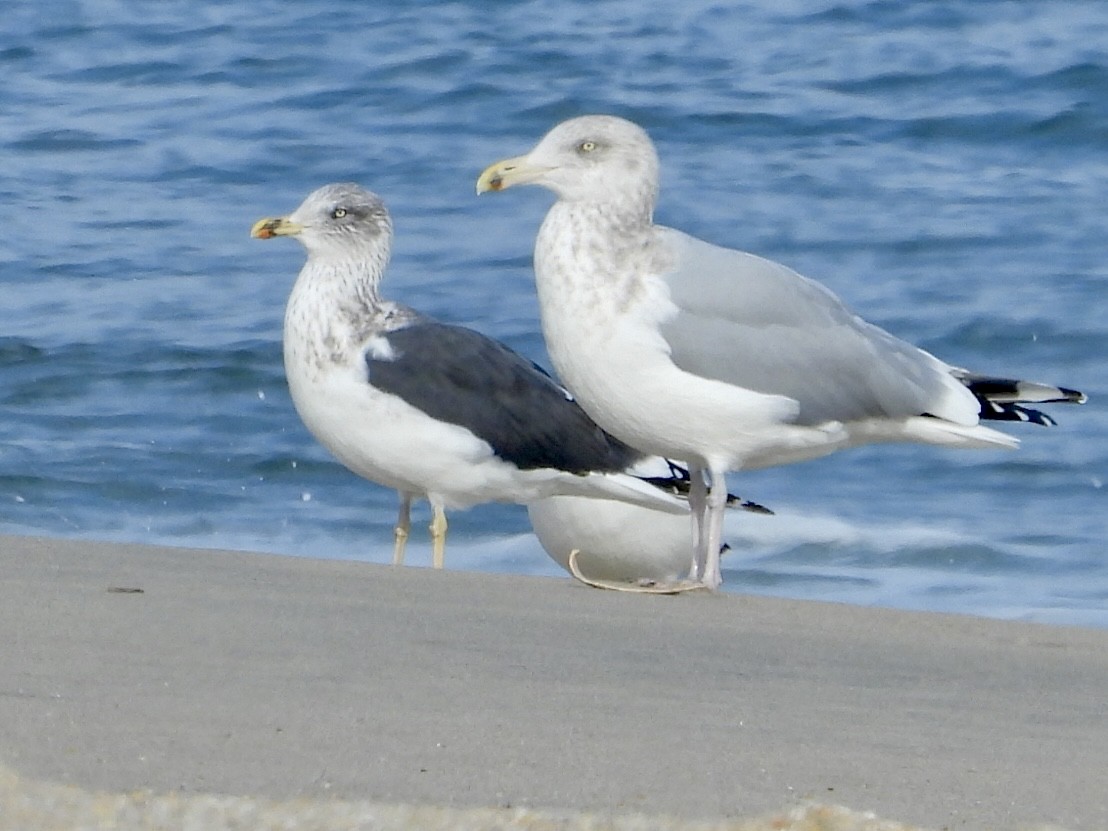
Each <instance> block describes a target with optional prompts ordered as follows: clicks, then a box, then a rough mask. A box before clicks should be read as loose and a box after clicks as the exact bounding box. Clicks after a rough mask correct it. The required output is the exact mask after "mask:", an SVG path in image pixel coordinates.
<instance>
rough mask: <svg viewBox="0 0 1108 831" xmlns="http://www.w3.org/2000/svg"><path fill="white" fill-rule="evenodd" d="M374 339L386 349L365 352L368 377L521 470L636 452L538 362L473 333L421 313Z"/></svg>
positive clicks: (611, 460) (607, 467) (590, 467)
mask: <svg viewBox="0 0 1108 831" xmlns="http://www.w3.org/2000/svg"><path fill="white" fill-rule="evenodd" d="M378 338H379V339H381V338H383V339H384V340H386V341H387V342H388V349H383V348H380V347H375V348H371V349H368V350H367V351H366V354H365V361H366V367H367V369H368V370H369V383H370V384H372V385H373V386H374V387H376V388H377V389H379V390H381V391H382V392H387V393H390V394H392V395H396V396H398V397H400V398H402V399H403V400H404V401H406V402H407V403H408V404H411V405H412V406H413V407H416V408H417V409H420V410H422V411H423V412H425V413H427V414H428V415H429V416H431V417H432V418H435V419H438V420H439V421H445V422H448V423H450V424H456V425H458V426H459V427H464V428H465V429H467V430H469V431H470V432H471V433H473V434H474V435H475V436H477V437H478V438H481V439H483V440H484V441H486V442H488V443H489V444H490V445H491V446H492V449H493V451H494V452H495V453H496V455H497V456H499V457H500V458H502V459H504V460H505V461H508V462H511V463H512V464H514V465H515V466H516V467H518V468H520V469H523V470H533V469H535V468H544V467H548V468H556V469H558V470H565V471H570V472H572V473H587V472H589V471H601V472H615V471H622V470H624V469H625V468H627V467H628V466H630V465H631V464H632V463H633V462H634V461H636V460H637V459H638V458H640V457H641V455H642V454H640V453H638V452H637V451H635V450H633V449H632V448H630V447H628V446H627V445H625V444H623V443H622V442H620V441H619V440H618V439H616V438H615V437H614V436H611V435H609V434H608V433H606V432H604V431H603V430H602V429H600V427H598V426H597V425H596V423H595V422H593V420H592V419H591V418H589V417H588V416H587V415H585V411H584V410H582V409H581V408H580V407H579V406H578V405H577V403H576V402H575V401H574V400H573V399H572V397H571V396H570V395H569V393H568V392H566V391H565V390H564V389H563V388H562V387H560V386H559V385H558V384H557V383H555V382H554V380H553V379H552V378H551V377H550V376H549V375H547V374H546V373H545V372H543V371H542V369H541V368H539V367H538V366H537V365H536V364H534V363H532V362H531V361H529V360H527V359H526V358H524V357H523V356H521V355H519V354H518V353H516V352H514V351H512V350H511V349H509V348H508V347H507V346H505V345H504V344H502V343H500V342H498V341H495V340H493V339H492V338H488V337H485V336H484V335H482V334H480V333H479V332H474V331H473V330H472V329H466V328H464V327H462V326H452V325H450V324H446V323H439V322H437V321H427V320H424V321H420V322H418V323H415V324H413V325H411V326H407V327H405V328H403V329H397V330H395V331H392V332H387V333H383V334H381V335H379V336H378ZM378 343H379V340H378Z"/></svg>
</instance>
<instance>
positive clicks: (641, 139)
mask: <svg viewBox="0 0 1108 831" xmlns="http://www.w3.org/2000/svg"><path fill="white" fill-rule="evenodd" d="M658 169H659V165H658V154H657V151H655V149H654V143H653V142H652V141H651V140H650V136H648V135H647V134H646V131H645V130H643V129H642V128H641V127H639V126H638V125H637V124H634V123H633V122H630V121H628V120H627V119H625V118H618V117H616V116H611V115H585V116H580V117H578V118H571V119H569V120H568V121H563V122H562V123H561V124H558V125H557V126H556V127H554V129H552V130H551V131H550V132H549V133H547V134H546V135H545V136H543V138H542V140H541V141H539V143H538V144H536V145H535V147H534V148H533V149H532V150H531V152H529V153H527V154H526V155H524V156H518V157H516V158H514V159H505V160H504V161H502V162H497V163H496V164H494V165H491V166H490V167H489V168H487V169H486V170H485V172H484V173H482V174H481V178H480V179H479V180H478V184H477V189H478V191H479V192H480V191H484V190H502V189H504V188H507V187H511V186H512V185H515V184H538V185H544V186H545V187H548V188H550V189H551V190H552V191H554V192H555V193H556V194H558V197H559V198H560V199H562V200H563V201H567V202H594V203H601V204H610V205H613V206H616V205H622V206H627V207H635V208H638V209H641V208H642V207H644V206H645V207H646V209H647V211H648V212H649V211H652V210H653V207H654V203H655V201H656V199H657V193H658Z"/></svg>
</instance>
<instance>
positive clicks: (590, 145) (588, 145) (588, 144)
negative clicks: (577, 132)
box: [577, 141, 596, 153]
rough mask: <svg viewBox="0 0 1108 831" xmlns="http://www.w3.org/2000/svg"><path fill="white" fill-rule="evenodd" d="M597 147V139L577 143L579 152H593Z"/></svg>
mask: <svg viewBox="0 0 1108 831" xmlns="http://www.w3.org/2000/svg"><path fill="white" fill-rule="evenodd" d="M595 149H596V142H595V141H583V142H581V143H580V144H578V145H577V151H578V152H579V153H591V152H592V151H593V150H595Z"/></svg>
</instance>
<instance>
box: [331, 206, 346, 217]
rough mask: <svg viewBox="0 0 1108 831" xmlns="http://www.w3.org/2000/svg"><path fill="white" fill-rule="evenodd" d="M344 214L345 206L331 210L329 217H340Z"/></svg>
mask: <svg viewBox="0 0 1108 831" xmlns="http://www.w3.org/2000/svg"><path fill="white" fill-rule="evenodd" d="M344 216H346V208H335V209H334V210H333V211H331V219H342V218H343V217H344Z"/></svg>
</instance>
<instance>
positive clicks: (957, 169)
mask: <svg viewBox="0 0 1108 831" xmlns="http://www.w3.org/2000/svg"><path fill="white" fill-rule="evenodd" d="M674 5H675V4H672V3H657V2H642V0H634V1H632V0H615V1H614V2H605V3H595V2H583V1H579V0H559V1H558V2H546V1H544V2H533V3H519V4H516V3H507V2H504V3H499V4H497V3H489V2H480V3H477V2H472V3H471V2H442V3H403V2H395V3H361V2H354V0H347V1H346V2H335V0H326V1H325V0H301V2H298V3H295V4H293V3H284V2H277V0H257V1H256V2H253V3H249V4H247V3H233V2H193V1H192V0H188V1H187V2H186V0H163V2H159V3H139V2H122V1H120V2H111V1H110V0H87V1H86V2H76V1H72V2H67V1H66V0H58V1H57V2H54V3H50V4H39V3H30V2H21V0H17V2H15V3H14V4H10V6H11V7H10V8H9V7H5V22H4V26H3V27H0V73H2V77H3V79H4V82H3V84H0V154H2V159H3V164H2V165H0V221H2V224H3V228H4V233H3V234H2V235H0V292H2V295H0V297H2V299H0V309H2V310H3V318H2V323H0V532H4V533H18V534H24V533H29V534H43V535H57V536H68V537H80V538H89V539H112V540H133V541H142V542H158V543H169V544H175V545H185V546H202V547H236V548H244V549H252V550H264V551H275V552H287V553H296V554H301V555H308V556H318V557H349V558H362V559H367V560H375V561H386V560H387V559H388V558H389V556H390V551H391V530H390V529H391V523H392V521H393V518H394V503H395V497H394V495H393V494H392V493H391V492H389V491H386V490H384V489H382V488H379V487H376V486H373V485H369V484H367V483H365V482H363V481H361V480H359V479H356V478H355V477H354V476H352V475H351V474H349V473H347V472H346V471H345V470H343V469H342V468H341V467H339V466H338V465H337V464H336V463H334V462H333V461H331V460H330V459H329V458H328V456H327V455H326V454H325V452H324V451H322V450H321V449H320V448H319V447H318V446H317V445H316V444H315V443H314V442H313V440H312V439H311V437H310V436H309V435H308V434H307V433H306V431H305V430H304V428H303V427H302V426H301V424H300V423H299V421H298V419H297V417H296V415H295V413H294V412H293V410H292V407H291V404H290V402H289V399H288V394H287V391H286V389H285V384H284V377H283V371H282V367H281V360H280V323H281V316H282V311H283V304H284V300H285V297H286V295H287V293H288V290H289V288H290V287H291V285H292V280H293V278H294V275H295V273H296V271H297V270H298V269H299V267H300V265H301V263H302V259H303V255H302V252H301V250H300V249H299V246H297V245H295V244H294V243H291V242H287V241H278V242H272V243H268V244H263V243H259V242H256V241H253V240H251V239H249V238H248V229H249V227H250V225H251V223H252V222H253V221H254V220H255V219H257V218H258V217H260V216H263V215H267V214H274V213H281V212H286V211H288V210H291V209H292V208H293V207H295V206H296V205H297V204H298V203H299V201H300V200H301V199H302V198H303V196H305V195H306V194H307V193H308V192H309V191H311V190H312V189H314V188H315V187H317V186H318V185H321V184H324V183H326V182H329V181H335V180H349V179H353V180H357V181H359V182H361V183H363V184H365V185H366V186H368V187H370V188H372V189H374V190H376V191H378V192H379V193H381V194H382V195H383V196H384V197H385V199H386V200H387V201H388V203H389V205H390V208H391V210H392V212H393V214H394V218H395V222H396V226H397V244H396V251H395V256H394V261H393V266H392V269H391V271H390V277H389V282H388V285H387V287H386V291H387V292H388V293H389V294H391V295H392V296H394V297H396V298H398V299H402V300H404V301H405V302H408V303H410V304H411V305H414V306H416V307H418V308H420V309H422V310H424V311H426V312H428V313H431V314H434V315H437V316H439V317H441V318H443V319H447V320H450V321H454V322H459V323H463V324H466V325H471V326H474V327H477V328H479V329H481V330H482V331H484V332H486V333H488V334H491V335H494V336H496V337H499V338H501V339H503V340H505V341H507V342H508V343H509V344H511V345H512V346H513V347H515V348H517V349H519V350H521V351H523V352H525V353H527V354H528V355H530V356H532V357H534V358H536V359H538V360H540V361H542V362H545V356H544V353H543V347H542V341H541V338H540V336H539V334H538V331H539V330H538V323H537V309H536V303H535V299H534V289H533V284H532V282H531V277H530V272H529V267H530V249H531V242H532V240H533V237H534V234H535V232H536V230H537V228H538V224H539V222H540V220H541V217H542V215H543V213H544V212H545V210H546V207H547V205H548V204H549V201H550V199H549V196H548V195H546V194H545V193H543V192H539V191H537V190H535V191H533V192H531V191H530V190H529V189H524V190H522V191H513V193H512V194H511V195H510V197H509V196H505V197H499V198H493V197H486V198H484V199H481V200H478V199H477V198H476V197H475V196H474V194H473V183H474V179H475V177H476V175H477V173H478V172H479V171H480V170H481V169H482V168H483V167H484V166H485V165H486V164H488V163H489V162H491V161H493V160H495V159H497V158H501V157H503V156H506V155H513V154H515V153H519V152H522V151H523V150H525V149H527V148H528V147H529V146H530V145H531V144H532V143H533V142H534V141H535V140H536V139H537V138H538V137H539V136H540V135H541V134H542V133H543V132H544V131H545V130H546V129H548V128H549V127H550V126H552V125H553V124H554V123H555V122H556V121H558V120H560V119H562V118H565V117H569V116H572V115H577V114H581V113H584V112H613V113H617V114H621V115H624V116H627V117H630V118H633V119H635V120H637V121H639V122H640V123H641V124H643V125H644V126H645V127H646V128H647V129H648V130H649V131H650V132H651V134H652V135H653V136H654V138H655V140H656V142H657V143H658V146H659V150H660V153H661V156H662V160H663V169H664V181H663V197H662V201H661V204H660V207H659V211H658V218H659V219H660V220H661V221H662V222H665V223H667V224H671V225H676V226H678V227H680V228H682V229H684V230H686V231H689V232H691V233H694V234H696V235H699V236H702V237H704V238H707V239H710V240H712V241H716V242H720V243H724V244H728V245H731V246H736V247H742V248H745V249H747V250H751V251H755V252H757V253H759V254H763V255H766V256H770V257H773V258H775V259H779V260H781V261H783V262H785V263H787V264H789V265H791V266H792V267H794V268H796V269H798V270H800V271H801V272H803V273H805V274H808V275H809V276H812V277H816V278H817V279H820V280H822V281H824V282H825V283H827V284H829V285H830V286H831V287H832V288H834V289H835V291H837V292H838V293H839V294H841V295H842V296H843V297H844V298H846V299H847V301H848V302H849V303H850V304H851V305H852V306H854V307H855V308H856V309H857V310H858V311H859V312H861V313H862V314H864V315H865V316H866V317H867V318H869V319H871V320H873V321H875V322H878V323H880V324H882V325H884V326H885V327H886V328H889V329H891V330H892V331H893V332H895V333H896V334H898V335H900V336H902V337H905V338H908V339H910V340H912V341H914V342H916V343H918V344H920V345H921V346H923V347H925V348H927V349H929V350H931V351H933V352H936V353H937V354H939V355H940V356H942V357H943V358H945V359H947V360H949V361H951V362H953V363H957V364H961V365H966V366H972V367H974V368H975V369H979V370H982V371H986V372H993V373H998V374H1006V373H1007V374H1018V375H1020V376H1022V377H1029V378H1038V379H1042V380H1046V381H1052V382H1057V383H1064V384H1067V385H1070V386H1076V387H1079V388H1081V389H1084V390H1085V391H1086V392H1088V393H1089V394H1090V396H1091V397H1092V400H1091V402H1090V403H1089V404H1088V405H1086V406H1085V407H1084V408H1056V410H1055V415H1056V416H1057V417H1058V420H1059V422H1060V426H1059V427H1058V428H1055V429H1052V430H1046V429H1041V428H1032V427H1026V428H1025V429H1023V430H1020V431H1019V433H1020V435H1021V437H1022V438H1023V439H1024V440H1025V442H1024V446H1023V448H1022V449H1021V450H1020V451H1019V452H1018V453H1014V454H1005V453H991V452H978V453H958V452H955V451H941V450H936V449H933V448H919V447H879V448H869V449H864V450H858V451H852V452H849V453H843V454H840V455H838V456H836V457H833V458H830V459H825V460H822V461H819V462H811V463H807V464H805V465H802V466H793V467H786V468H778V469H775V470H768V471H761V472H758V473H756V474H750V475H746V476H742V477H735V479H734V481H733V483H732V484H733V485H734V486H735V488H736V489H738V490H739V491H741V492H742V493H743V494H744V495H747V496H749V497H752V498H755V499H758V500H759V501H762V502H764V503H766V504H769V505H771V506H772V507H774V508H776V509H777V511H778V515H777V516H776V517H772V518H761V517H749V518H745V519H744V520H743V521H742V522H740V523H738V524H736V525H735V526H733V528H732V530H733V531H734V533H733V534H732V537H731V542H732V545H733V548H734V553H732V554H731V555H730V557H729V558H728V560H727V561H725V572H726V577H727V580H728V586H729V588H731V589H733V590H738V591H756V592H760V593H766V594H776V595H784V596H790V597H811V598H819V599H825V600H841V601H849V602H857V603H864V604H881V605H892V606H901V607H910V608H924V609H942V610H955V611H964V612H973V613H980V614H987V615H995V616H1001V617H1020V618H1031V619H1038V620H1050V621H1059V622H1066V623H1082V624H1091V625H1096V626H1108V550H1106V548H1108V546H1106V544H1105V541H1106V527H1108V521H1106V519H1105V516H1106V513H1108V512H1106V510H1105V508H1106V500H1105V491H1104V489H1103V487H1102V486H1103V482H1104V480H1105V478H1106V477H1108V442H1106V439H1108V418H1106V415H1105V410H1104V408H1103V402H1104V401H1105V400H1106V393H1108V365H1106V360H1105V359H1106V352H1108V350H1106V346H1108V322H1106V321H1108V303H1106V290H1108V279H1106V278H1108V268H1106V265H1105V263H1106V262H1108V242H1106V236H1108V235H1106V233H1105V208H1104V206H1105V204H1106V203H1108V154H1106V152H1105V151H1106V149H1108V54H1106V51H1105V44H1108V6H1106V5H1105V4H1103V3H1100V2H1093V0H1088V1H1087V2H1078V1H1077V0H1073V1H1072V2H1067V0H1059V1H1058V2H1052V3H1035V4H1031V3H1011V2H991V1H990V0H958V2H933V3H915V4H892V3H862V2H843V3H818V2H815V3H813V2H803V3H802V2H791V3H790V2H784V3H782V2H774V3H769V2H766V3H755V4H737V3H713V2H702V0H686V2H684V3H681V4H679V5H680V9H679V10H676V11H675V10H674V8H673V7H674ZM423 520H424V515H423V514H421V515H420V516H419V518H418V520H417V521H419V522H421V523H422V522H423ZM451 537H452V539H451V546H450V551H449V552H448V565H449V566H450V567H454V568H469V569H482V570H497V571H516V572H528V573H548V574H553V573H557V567H556V566H555V565H554V564H553V563H552V562H551V561H549V560H548V559H547V558H546V557H545V555H544V554H543V553H542V551H541V549H540V548H539V546H538V544H537V542H536V541H535V540H534V538H533V537H531V536H530V535H529V526H528V525H527V520H526V515H525V513H524V512H523V510H522V509H521V508H518V507H515V506H483V507H479V508H475V509H473V510H471V511H469V512H465V513H456V514H454V515H453V516H452V525H451ZM425 554H426V548H425V541H424V540H423V539H422V537H421V536H420V537H414V538H413V544H412V549H411V557H412V559H413V560H416V561H418V560H419V559H420V558H421V557H422V556H423V555H425Z"/></svg>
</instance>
